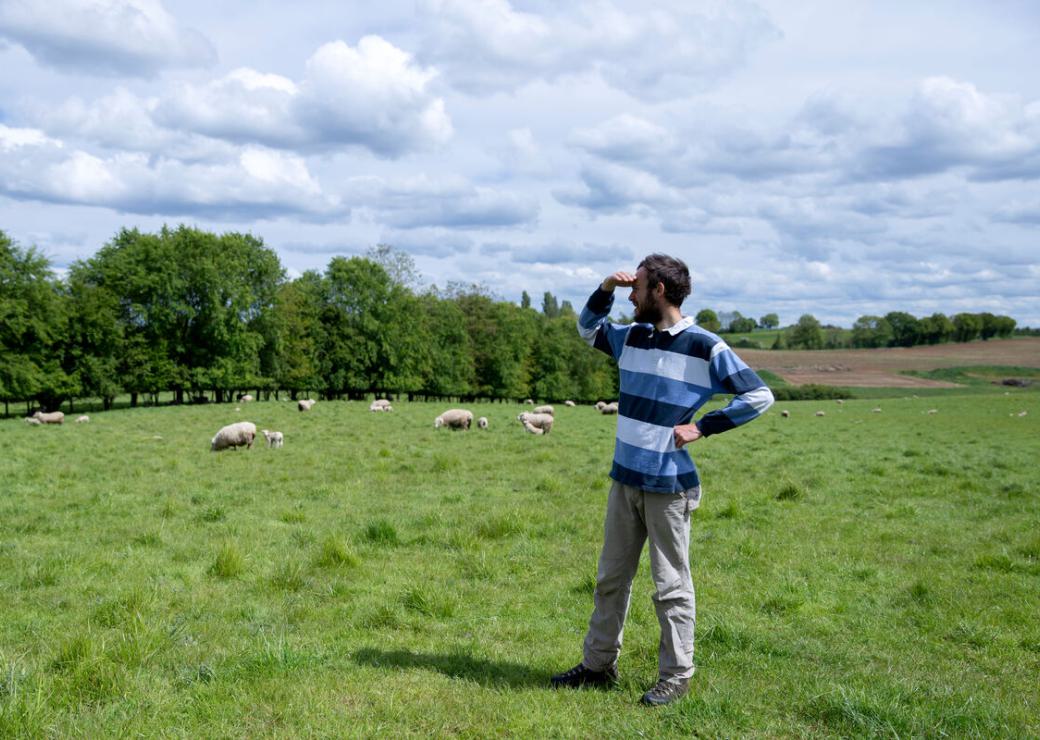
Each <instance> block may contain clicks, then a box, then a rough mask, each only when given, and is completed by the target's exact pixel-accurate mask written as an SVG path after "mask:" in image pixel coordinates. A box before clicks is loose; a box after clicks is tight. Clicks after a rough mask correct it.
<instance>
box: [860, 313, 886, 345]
mask: <svg viewBox="0 0 1040 740" xmlns="http://www.w3.org/2000/svg"><path fill="white" fill-rule="evenodd" d="M891 341H892V326H891V325H890V324H889V323H888V320H887V319H885V318H883V317H881V316H869V315H868V316H860V317H859V318H858V319H856V321H855V322H854V323H853V324H852V346H853V347H887V346H888V345H889V343H890V342H891Z"/></svg>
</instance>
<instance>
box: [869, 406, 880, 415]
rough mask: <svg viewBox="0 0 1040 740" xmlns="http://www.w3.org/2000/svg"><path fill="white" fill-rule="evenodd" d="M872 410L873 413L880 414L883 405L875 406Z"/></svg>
mask: <svg viewBox="0 0 1040 740" xmlns="http://www.w3.org/2000/svg"><path fill="white" fill-rule="evenodd" d="M870 411H871V413H873V414H880V413H881V407H880V406H875V407H874V408H872V409H871V410H870Z"/></svg>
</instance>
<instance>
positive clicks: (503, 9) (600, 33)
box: [420, 0, 779, 100]
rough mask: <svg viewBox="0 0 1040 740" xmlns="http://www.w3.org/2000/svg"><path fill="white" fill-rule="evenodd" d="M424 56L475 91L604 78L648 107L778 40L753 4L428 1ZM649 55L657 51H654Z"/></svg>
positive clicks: (423, 5)
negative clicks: (536, 6) (526, 5)
mask: <svg viewBox="0 0 1040 740" xmlns="http://www.w3.org/2000/svg"><path fill="white" fill-rule="evenodd" d="M420 9H421V12H422V14H423V15H422V22H423V24H424V33H423V34H422V39H423V46H422V55H423V57H424V58H426V59H429V60H431V61H432V62H434V63H435V64H437V65H438V67H440V68H442V69H443V70H444V71H445V77H446V79H447V81H448V82H449V84H452V85H454V86H456V87H458V88H459V89H461V90H465V91H467V92H471V93H477V94H487V93H494V92H500V91H504V90H514V89H516V88H518V87H521V86H523V85H525V84H527V83H529V82H532V81H534V80H539V79H540V80H548V81H552V80H555V79H557V78H559V77H562V76H566V75H575V74H589V73H596V74H599V75H600V76H601V77H602V78H603V79H604V80H606V81H607V82H608V83H609V84H611V85H613V86H614V87H616V88H618V89H621V90H624V91H625V92H627V93H629V94H630V95H634V96H636V97H639V98H644V99H648V100H654V99H664V98H667V97H671V96H674V95H676V94H677V93H678V94H686V93H688V92H689V91H690V89H691V88H703V87H705V86H706V85H708V84H710V83H712V82H714V81H715V80H716V79H717V78H718V77H720V76H722V75H725V74H728V73H730V72H732V70H733V69H734V68H736V67H738V66H740V65H741V63H742V62H743V60H744V59H745V58H746V56H747V55H748V54H749V53H750V52H751V51H753V50H754V49H755V48H756V47H758V46H760V45H762V44H763V43H765V42H767V41H770V40H774V39H776V38H777V37H778V35H779V34H778V32H777V30H776V28H775V26H773V24H772V22H771V21H770V20H769V18H768V17H767V16H766V14H765V13H764V12H763V11H762V10H761V9H760V8H759V7H758V6H757V5H756V4H754V3H751V2H745V1H743V0H738V1H735V2H723V1H722V0H704V1H702V2H697V3H693V2H657V3H654V4H653V5H652V6H651V7H647V6H646V4H645V3H636V2H612V1H610V0H596V1H594V2H581V3H574V4H562V5H545V6H544V12H542V13H538V12H527V11H523V10H519V9H517V8H514V6H513V4H512V3H510V2H509V0H424V1H423V2H422V3H421V4H420ZM648 49H652V50H653V53H647V50H648Z"/></svg>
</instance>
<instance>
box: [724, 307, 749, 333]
mask: <svg viewBox="0 0 1040 740" xmlns="http://www.w3.org/2000/svg"><path fill="white" fill-rule="evenodd" d="M727 329H728V331H729V332H730V333H732V334H745V333H747V332H751V331H754V330H755V320H754V319H752V318H748V317H746V316H744V315H743V314H741V313H740V311H734V312H733V318H732V319H730V322H729V327H727Z"/></svg>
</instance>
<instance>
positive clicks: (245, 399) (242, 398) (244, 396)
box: [238, 393, 253, 403]
mask: <svg viewBox="0 0 1040 740" xmlns="http://www.w3.org/2000/svg"><path fill="white" fill-rule="evenodd" d="M238 400H239V401H241V402H242V403H249V402H250V401H252V400H253V397H252V396H251V395H250V394H248V393H243V394H242V395H241V396H239V397H238Z"/></svg>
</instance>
